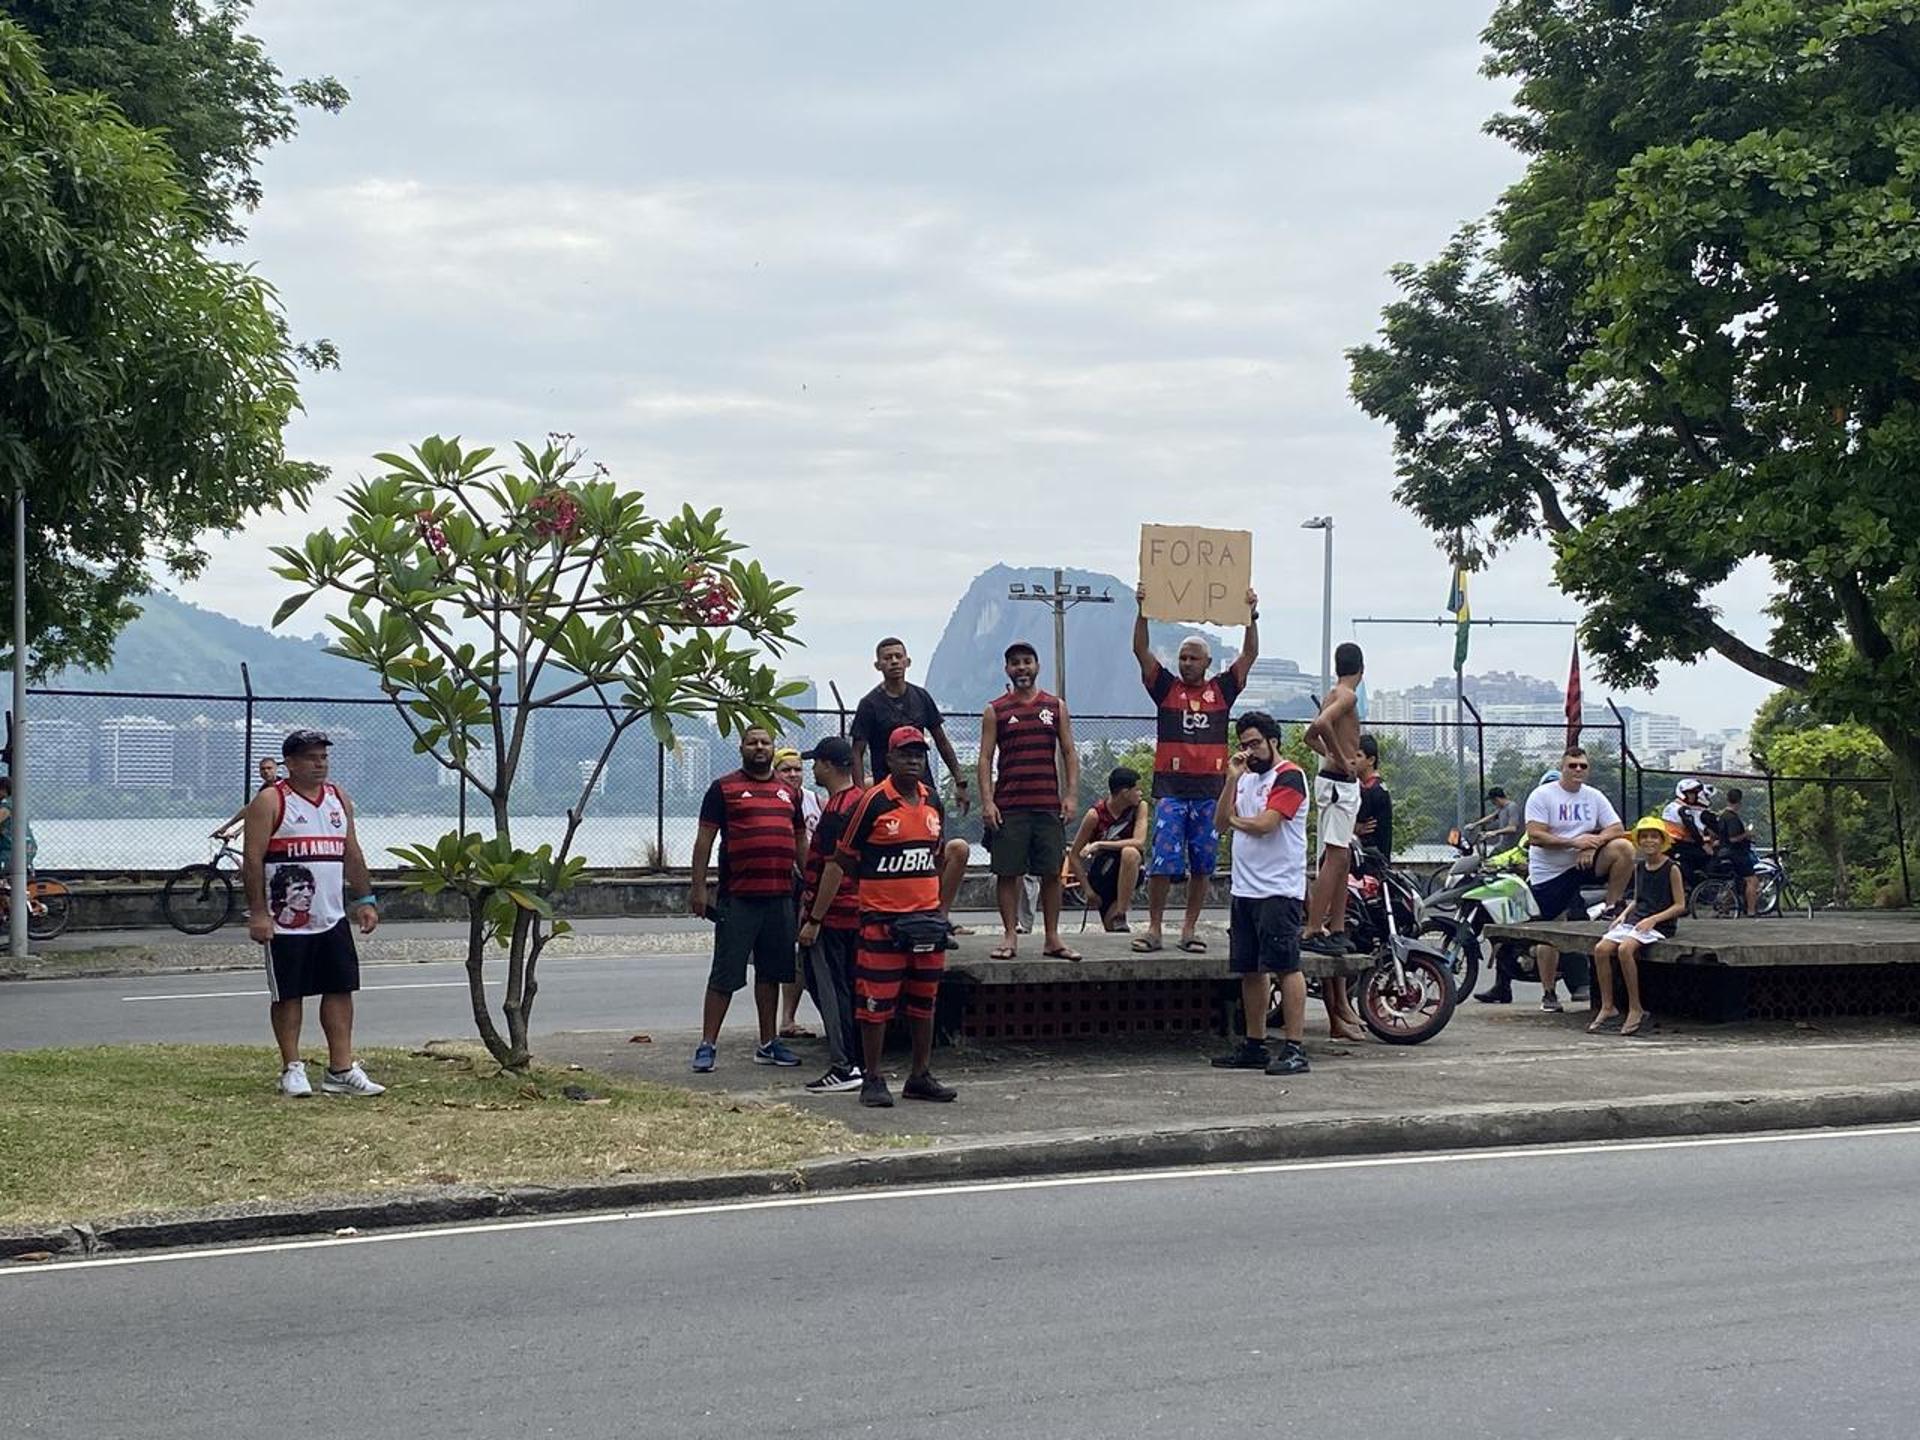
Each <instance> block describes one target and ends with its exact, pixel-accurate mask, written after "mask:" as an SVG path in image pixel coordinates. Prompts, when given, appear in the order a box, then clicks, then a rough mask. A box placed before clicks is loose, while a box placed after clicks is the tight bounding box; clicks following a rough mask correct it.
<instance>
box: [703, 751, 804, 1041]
mask: <svg viewBox="0 0 1920 1440" xmlns="http://www.w3.org/2000/svg"><path fill="white" fill-rule="evenodd" d="M716 838H718V839H719V841H720V883H719V887H718V892H717V897H716V898H713V899H711V900H710V899H709V895H708V885H707V863H708V861H709V860H710V859H711V858H712V855H713V842H714V840H715V839H716ZM806 859H807V822H806V813H805V811H804V810H803V809H802V808H801V801H800V792H799V790H798V789H797V788H795V787H794V786H792V785H789V784H787V783H785V782H784V781H782V780H781V779H780V777H779V776H777V775H775V774H774V773H773V734H772V732H771V731H769V730H768V729H767V728H766V727H765V726H764V725H749V726H748V727H747V728H746V729H745V730H744V731H742V732H741V735H740V768H739V769H738V770H735V771H733V772H732V773H730V774H727V775H722V776H721V777H720V778H719V779H718V780H716V781H714V782H713V784H711V785H709V786H708V787H707V793H706V798H705V799H703V800H702V801H701V802H700V828H699V829H698V830H697V831H696V832H695V833H694V841H693V883H692V884H691V885H690V886H689V887H688V889H687V908H688V909H689V910H690V911H692V913H693V914H695V915H697V916H699V917H701V918H703V919H708V920H712V921H713V922H714V925H713V969H712V971H711V973H709V975H708V976H707V998H706V1004H705V1006H704V1007H703V1014H702V1017H701V1023H700V1043H699V1045H698V1046H696V1047H695V1048H694V1052H693V1068H694V1070H695V1071H696V1072H697V1073H699V1074H702V1075H704V1074H706V1073H707V1072H708V1071H710V1070H712V1069H713V1066H714V1061H715V1059H716V1058H717V1056H718V1053H719V1051H718V1046H719V1040H720V1026H721V1024H722V1022H724V1021H725V1020H726V1018H727V1007H728V1005H729V1004H731V1003H732V1001H733V995H734V992H735V991H736V990H740V989H743V988H744V987H745V986H746V983H747V962H748V961H749V960H751V961H752V962H753V1003H754V1009H755V1010H756V1011H757V1012H758V1014H757V1018H758V1019H759V1022H760V1045H759V1048H758V1049H756V1050H755V1051H754V1052H753V1063H754V1064H756V1065H782V1066H786V1065H798V1064H799V1063H800V1057H799V1056H798V1055H796V1054H794V1053H793V1051H791V1050H789V1049H788V1048H787V1047H786V1045H785V1044H784V1043H783V1042H782V1041H781V1039H780V1037H779V1036H778V1035H776V1034H775V1033H774V1029H775V1020H776V1014H777V1011H778V1007H779V1004H780V986H781V985H782V984H784V983H785V982H787V981H790V980H792V979H793V977H794V971H795V964H794V961H795V956H794V940H795V929H796V927H795V919H796V916H795V914H794V904H793V891H794V878H795V876H796V875H798V874H799V873H800V872H801V871H802V869H803V868H804V867H805V864H806Z"/></svg>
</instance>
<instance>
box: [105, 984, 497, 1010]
mask: <svg viewBox="0 0 1920 1440" xmlns="http://www.w3.org/2000/svg"><path fill="white" fill-rule="evenodd" d="M486 983H487V984H489V985H499V984H501V983H502V982H501V981H499V980H489V981H487V982H486ZM466 988H467V982H466V981H464V980H410V981H408V982H407V983H405V984H403V985H362V986H361V987H360V991H359V993H360V994H362V995H364V994H366V993H367V991H369V990H464V989H466ZM266 998H267V992H266V991H265V990H196V991H194V992H193V993H192V994H191V995H122V996H121V997H120V1001H121V1003H122V1004H124V1005H135V1004H138V1003H140V1002H141V1001H143V1000H235V999H246V1000H264V999H266Z"/></svg>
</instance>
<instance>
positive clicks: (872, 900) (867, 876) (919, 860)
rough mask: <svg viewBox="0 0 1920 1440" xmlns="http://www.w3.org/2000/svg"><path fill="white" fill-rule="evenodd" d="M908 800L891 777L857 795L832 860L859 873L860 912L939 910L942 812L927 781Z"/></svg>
mask: <svg viewBox="0 0 1920 1440" xmlns="http://www.w3.org/2000/svg"><path fill="white" fill-rule="evenodd" d="M917 788H918V790H919V794H918V796H917V797H916V798H915V799H913V800H911V801H909V800H903V799H902V798H901V797H900V792H899V791H898V790H896V789H894V788H893V781H892V780H891V779H889V780H884V781H882V782H881V783H880V784H878V785H876V786H874V787H873V788H872V789H871V790H869V791H867V793H866V794H865V795H864V796H862V797H861V800H860V808H859V809H858V810H856V811H854V812H853V820H852V821H851V822H850V823H849V824H848V826H847V833H846V836H845V838H844V839H842V840H841V842H840V849H839V852H838V853H837V854H836V855H835V856H834V859H836V860H838V861H839V862H840V868H841V869H842V870H844V871H845V872H846V873H847V874H849V875H858V876H859V877H860V909H861V911H862V913H864V914H879V915H912V914H915V913H917V912H919V911H923V910H938V909H939V908H940V834H941V831H942V829H943V827H944V822H945V818H946V816H945V813H944V812H943V811H942V810H941V808H940V800H939V797H938V796H936V795H935V794H934V793H933V792H932V791H931V790H929V789H928V788H927V787H926V786H925V785H920V786H918V787H917Z"/></svg>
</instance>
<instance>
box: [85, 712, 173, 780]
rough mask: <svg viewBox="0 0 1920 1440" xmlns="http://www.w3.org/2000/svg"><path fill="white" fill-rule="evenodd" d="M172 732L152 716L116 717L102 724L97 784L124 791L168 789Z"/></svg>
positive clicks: (165, 723) (170, 769) (170, 773)
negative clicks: (98, 781)
mask: <svg viewBox="0 0 1920 1440" xmlns="http://www.w3.org/2000/svg"><path fill="white" fill-rule="evenodd" d="M176 730H177V727H176V726H173V725H170V724H168V723H167V722H166V721H164V720H161V719H159V718H157V717H155V716H152V715H116V716H115V717H113V718H112V719H110V720H102V721H101V722H100V780H101V783H102V784H106V785H113V786H118V787H122V788H126V789H136V788H138V789H149V788H150V789H160V790H169V789H172V788H173V784H174V778H173V776H174V766H173V762H174V748H173V747H174V735H175V733H176Z"/></svg>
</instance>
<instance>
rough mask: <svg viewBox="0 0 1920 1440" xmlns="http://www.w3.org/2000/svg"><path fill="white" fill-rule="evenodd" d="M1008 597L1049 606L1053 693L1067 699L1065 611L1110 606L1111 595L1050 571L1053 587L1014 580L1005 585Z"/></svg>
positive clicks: (1057, 572) (1061, 573) (1060, 573)
mask: <svg viewBox="0 0 1920 1440" xmlns="http://www.w3.org/2000/svg"><path fill="white" fill-rule="evenodd" d="M1007 598H1008V599H1009V600H1038V601H1039V602H1040V603H1041V604H1043V605H1050V606H1052V607H1053V693H1054V694H1056V695H1058V696H1059V697H1060V698H1061V699H1062V700H1064V699H1066V698H1067V611H1069V610H1071V609H1072V608H1073V607H1074V606H1076V605H1111V604H1112V603H1113V596H1112V595H1111V594H1109V593H1108V592H1107V591H1105V590H1102V591H1101V592H1100V593H1099V594H1098V595H1096V594H1094V593H1093V587H1092V586H1091V585H1068V584H1067V577H1066V574H1065V572H1063V571H1061V570H1059V569H1056V570H1055V571H1054V572H1053V589H1052V590H1048V589H1047V587H1046V586H1045V585H1032V586H1028V585H1024V584H1019V583H1015V584H1012V585H1009V586H1007Z"/></svg>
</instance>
